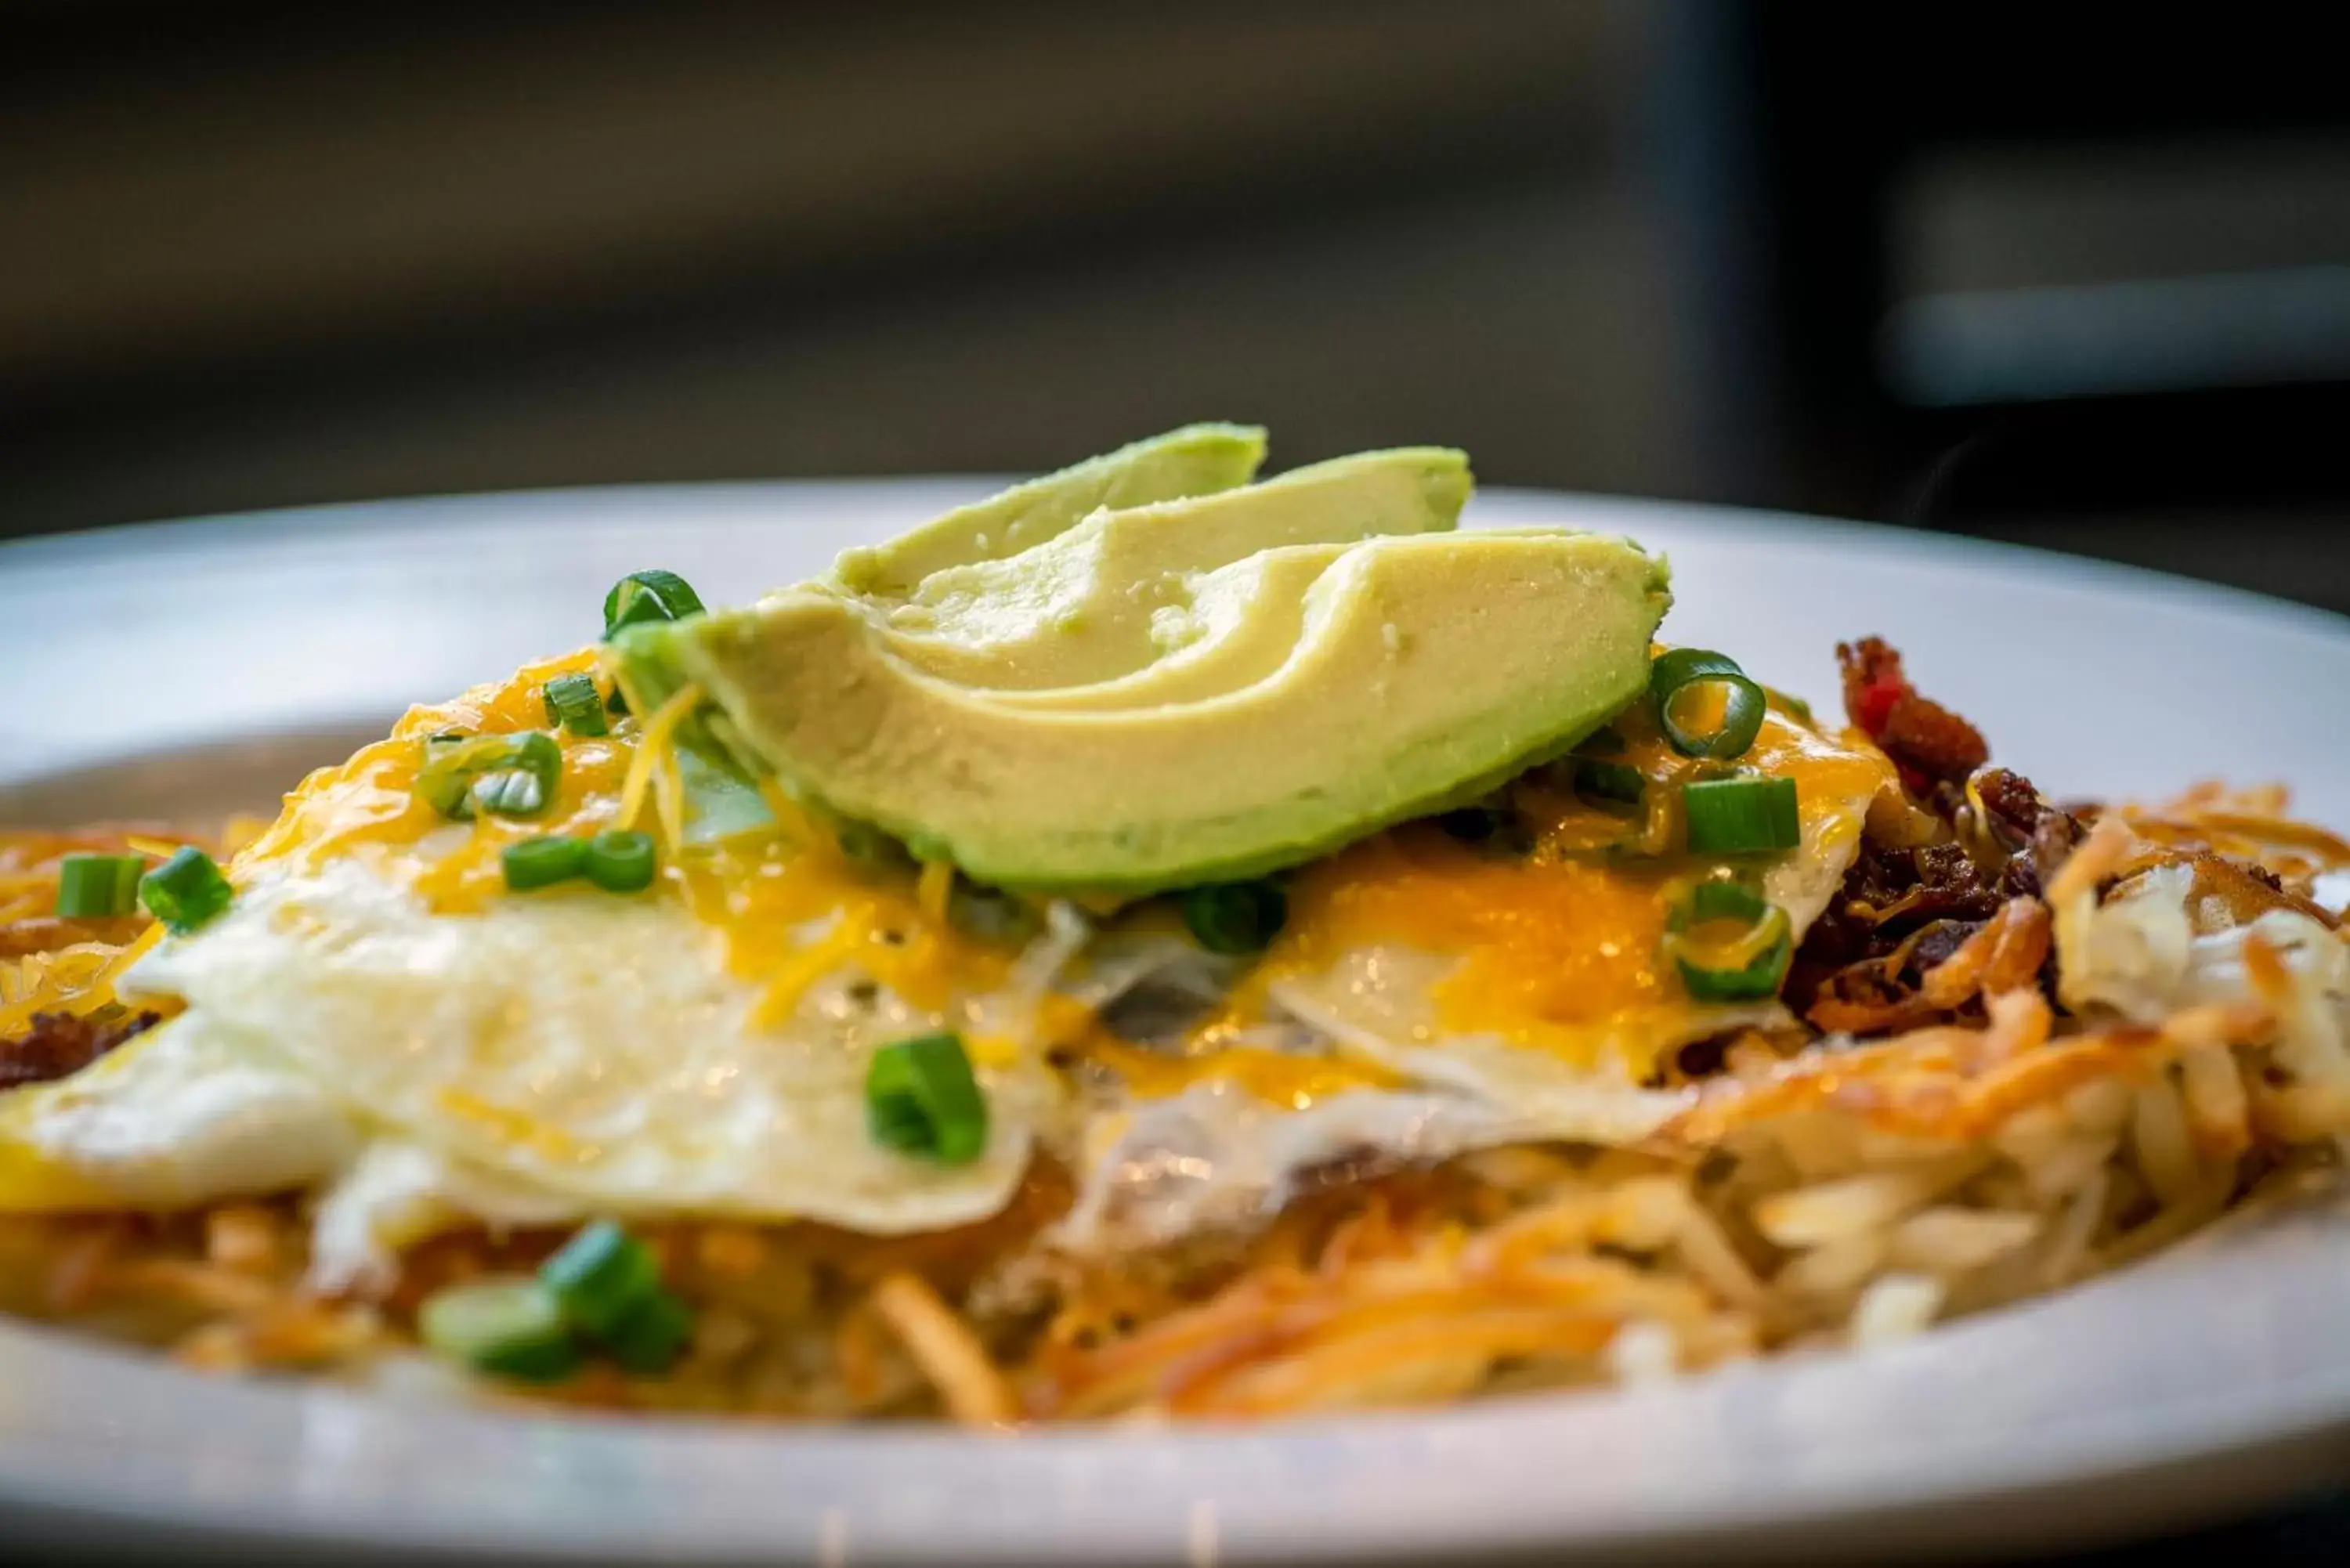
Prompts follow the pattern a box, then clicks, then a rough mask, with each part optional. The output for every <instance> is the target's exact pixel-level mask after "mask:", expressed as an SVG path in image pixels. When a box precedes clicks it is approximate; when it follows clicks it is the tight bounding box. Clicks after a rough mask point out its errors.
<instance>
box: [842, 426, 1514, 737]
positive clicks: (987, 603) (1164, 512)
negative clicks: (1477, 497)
mask: <svg viewBox="0 0 2350 1568" xmlns="http://www.w3.org/2000/svg"><path fill="white" fill-rule="evenodd" d="M1472 488H1474V482H1473V481H1472V480H1471V478H1470V474H1469V459H1468V457H1467V456H1466V455H1465V454H1463V453H1461V452H1454V451H1451V450H1450V449H1449V448H1444V447H1409V448H1404V449H1400V450H1398V451H1394V452H1361V453H1357V455H1355V456H1353V457H1342V458H1337V459H1335V460H1333V461H1332V462H1317V463H1315V464H1314V465H1312V466H1311V467H1308V468H1301V469H1296V470H1294V471H1292V472H1288V473H1284V474H1283V475H1281V476H1280V477H1279V478H1277V479H1272V480H1268V481H1266V482H1265V483H1262V484H1250V485H1244V486H1243V487H1242V488H1240V489H1237V490H1226V491H1222V492H1220V493H1216V494H1213V495H1195V496H1189V497H1186V498H1184V499H1182V500H1180V501H1162V502H1159V503H1158V504H1155V505H1149V506H1136V507H1130V508H1127V509H1123V510H1119V511H1102V512H1097V513H1095V514H1093V515H1092V516H1090V517H1088V518H1087V519H1086V520H1085V521H1084V522H1083V523H1080V524H1077V525H1076V527H1074V528H1072V529H1070V530H1069V531H1068V532H1067V533H1066V534H1063V535H1060V536H1059V537H1057V538H1055V539H1051V540H1048V541H1046V542H1045V543H1044V544H1042V545H1036V546H1035V547H1034V548H1033V549H1029V550H1025V551H1023V552H1022V553H1021V554H1019V555H1017V556H1012V557H1010V558H1009V559H1006V560H1001V561H987V562H982V563H978V564H974V565H972V566H952V567H949V568H947V569H945V570H943V571H939V572H933V573H932V574H931V575H930V576H927V577H925V578H923V579H922V581H921V584H920V587H917V588H916V589H915V590H914V594H913V597H912V598H911V599H910V600H908V601H907V602H905V603H903V604H900V605H898V606H896V607H893V608H891V609H889V611H887V612H886V613H887V625H888V628H889V646H890V648H891V649H893V650H894V651H896V652H897V653H898V655H899V657H901V658H903V659H905V660H906V661H907V662H908V663H910V664H912V665H914V666H916V667H917V668H919V669H922V670H929V671H930V672H931V674H933V675H938V676H942V677H944V678H945V679H947V680H955V681H959V682H961V683H962V684H964V685H967V686H974V687H985V688H989V689H992V690H1005V691H1050V690H1054V689H1056V688H1063V687H1076V686H1086V685H1091V684H1094V683H1097V682H1100V681H1107V680H1118V679H1119V678H1120V677H1122V676H1127V675H1131V674H1133V673H1135V672H1136V671H1138V670H1143V669H1145V668H1147V667H1148V666H1149V665H1150V664H1151V663H1152V662H1153V661H1154V660H1155V659H1158V657H1159V655H1160V654H1161V653H1163V652H1164V651H1166V647H1167V645H1166V643H1165V642H1164V641H1163V640H1162V639H1161V636H1160V635H1159V634H1160V633H1161V632H1162V631H1168V630H1171V629H1173V626H1172V622H1171V621H1170V617H1174V618H1180V615H1181V614H1182V613H1183V612H1184V611H1186V610H1188V609H1189V608H1190V607H1191V602H1192V596H1193V592H1194V589H1195V587H1196V586H1197V585H1198V583H1199V581H1200V579H1201V577H1202V576H1204V575H1205V574H1208V573H1211V572H1213V571H1214V570H1215V569H1216V568H1218V567H1220V566H1230V565H1232V563H1233V562H1235V561H1242V560H1246V559H1248V558H1250V557H1251V556H1256V555H1257V554H1259V553H1260V552H1262V551H1265V550H1270V549H1275V548H1279V547H1280V546H1283V545H1325V544H1349V543H1352V542H1354V541H1356V540H1358V539H1365V538H1368V537H1371V536H1373V535H1385V534H1435V533H1443V532H1445V531H1447V530H1449V529H1451V527H1452V526H1453V524H1455V523H1456V522H1457V521H1458V520H1459V518H1460V515H1461V507H1462V506H1463V505H1464V504H1466V503H1467V502H1468V499H1469V493H1470V492H1471V489H1472Z"/></svg>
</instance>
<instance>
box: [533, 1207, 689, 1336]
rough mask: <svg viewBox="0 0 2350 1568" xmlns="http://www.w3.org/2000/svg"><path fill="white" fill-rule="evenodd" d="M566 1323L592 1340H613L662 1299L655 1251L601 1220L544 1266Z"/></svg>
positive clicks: (541, 1275)
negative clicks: (655, 1299) (643, 1308)
mask: <svg viewBox="0 0 2350 1568" xmlns="http://www.w3.org/2000/svg"><path fill="white" fill-rule="evenodd" d="M538 1282H539V1283H540V1284H542V1285H544V1286H545V1287H546V1293H547V1294H548V1295H550V1296H552V1297H553V1298H554V1299H555V1304H556V1306H557V1307H558V1308H560V1309H561V1310H562V1313H563V1316H564V1319H565V1320H566V1321H567V1322H568V1323H569V1324H572V1325H573V1326H574V1327H576V1328H577V1329H578V1330H579V1332H580V1333H582V1334H587V1335H588V1336H589V1337H590V1338H594V1339H598V1340H605V1339H609V1338H610V1337H611V1335H612V1334H613V1332H614V1331H615V1330H617V1329H618V1328H619V1326H620V1324H623V1323H624V1322H626V1321H627V1320H628V1319H629V1316H630V1315H631V1314H634V1313H635V1312H636V1311H637V1310H638V1309H639V1307H641V1306H643V1305H644V1304H645V1303H647V1302H649V1301H650V1300H651V1299H652V1298H653V1297H654V1296H657V1295H659V1294H660V1292H661V1277H660V1262H658V1261H657V1260H656V1259H655V1258H654V1257H653V1253H652V1249H651V1248H650V1247H648V1246H646V1245H645V1244H644V1243H643V1242H642V1241H638V1240H637V1239H636V1238H635V1237H634V1236H631V1235H629V1233H628V1232H627V1231H623V1230H622V1229H620V1227H619V1226H618V1225H616V1224H614V1223H613V1222H612V1221H610V1220H597V1221H596V1222H595V1223H594V1224H592V1225H589V1226H587V1227H586V1228H585V1229H583V1230H581V1231H579V1232H578V1233H577V1235H575V1236H573V1237H572V1238H571V1240H569V1241H566V1242H565V1243H564V1244H563V1246H562V1248H561V1249H560V1250H559V1251H556V1254H555V1255H554V1256H553V1257H551V1258H549V1259H547V1260H546V1262H544V1263H542V1264H540V1265H539V1268H538Z"/></svg>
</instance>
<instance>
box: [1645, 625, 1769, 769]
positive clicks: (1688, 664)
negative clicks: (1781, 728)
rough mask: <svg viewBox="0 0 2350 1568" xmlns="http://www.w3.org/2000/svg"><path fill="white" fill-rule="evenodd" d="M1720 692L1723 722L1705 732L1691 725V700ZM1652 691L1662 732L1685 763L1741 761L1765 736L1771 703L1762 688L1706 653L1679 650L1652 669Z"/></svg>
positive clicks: (1658, 659)
mask: <svg viewBox="0 0 2350 1568" xmlns="http://www.w3.org/2000/svg"><path fill="white" fill-rule="evenodd" d="M1717 687H1718V688H1720V689H1721V703H1722V707H1721V720H1720V722H1717V723H1715V724H1713V725H1712V726H1711V727H1710V728H1709V727H1706V726H1705V725H1704V724H1703V722H1701V721H1700V722H1691V720H1690V716H1689V714H1688V713H1687V711H1686V710H1687V708H1688V707H1689V701H1688V700H1689V699H1690V698H1693V697H1700V696H1702V695H1705V694H1706V693H1707V692H1708V691H1709V690H1710V689H1711V688H1717ZM1648 691H1649V693H1650V695H1652V696H1653V697H1654V698H1655V699H1656V703H1657V727H1658V728H1659V729H1660V730H1662V731H1663V732H1664V733H1665V742H1666V743H1667V744H1668V745H1669V746H1671V747H1672V749H1673V750H1675V751H1677V752H1679V753H1680V754H1681V755H1683V756H1685V757H1711V758H1714V759H1716V760H1719V761H1727V760H1729V759H1730V758H1731V757H1742V756H1744V755H1745V754H1746V753H1747V750H1748V748H1750V747H1752V745H1753V744H1754V737H1755V736H1757V735H1759V734H1761V733H1762V732H1763V715H1764V714H1765V713H1766V712H1768V711H1770V706H1771V705H1770V702H1769V701H1768V700H1767V699H1766V698H1765V697H1764V696H1763V688H1762V687H1760V686H1758V685H1756V684H1755V683H1754V682H1753V681H1752V680H1749V679H1748V678H1747V675H1746V672H1745V671H1744V670H1741V669H1739V668H1738V661H1737V660H1736V659H1731V658H1729V657H1728V656H1727V655H1724V654H1720V653H1710V652H1708V651H1707V650H1706V649H1701V648H1675V649H1667V650H1666V651H1665V652H1663V653H1660V654H1659V655H1657V657H1656V658H1655V659H1652V660H1650V661H1649V664H1648Z"/></svg>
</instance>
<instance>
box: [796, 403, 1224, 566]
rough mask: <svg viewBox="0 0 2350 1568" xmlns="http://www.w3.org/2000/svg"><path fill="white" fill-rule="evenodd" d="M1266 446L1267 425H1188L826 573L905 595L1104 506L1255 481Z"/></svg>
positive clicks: (963, 511)
mask: <svg viewBox="0 0 2350 1568" xmlns="http://www.w3.org/2000/svg"><path fill="white" fill-rule="evenodd" d="M1264 446H1265V440H1264V431H1263V428H1262V427H1261V426H1257V425H1225V424H1198V425H1185V426H1184V427H1183V428H1182V429H1181V430H1177V431H1168V432H1167V433H1166V434H1165V435H1158V436H1152V437H1151V438H1150V439H1149V440H1148V441H1136V442H1134V443H1133V444H1132V445H1130V446H1122V447H1120V448H1118V450H1117V451H1116V452H1104V453H1103V454H1102V455H1101V456H1099V457H1089V458H1087V459H1086V461H1085V462H1080V463H1076V464H1073V465H1071V466H1070V467H1067V468H1065V469H1062V470H1060V471H1059V472H1056V473H1048V474H1045V475H1044V476H1043V477H1042V478H1039V479H1032V480H1030V481H1028V482H1027V483H1024V484H1015V485H1014V486H1013V487H1012V488H1011V489H1009V490H1007V491H1004V492H1003V493H1002V494H1000V495H994V496H991V497H989V498H988V499H987V500H985V501H982V502H978V503H975V504H972V505H970V506H964V507H960V508H958V509H957V510H955V511H952V512H950V513H948V514H946V515H945V516H943V517H940V518H936V519H933V520H932V521H931V522H929V523H925V524H922V525H921V526H920V527H919V528H916V529H913V530H912V531H910V532H909V533H905V534H901V535H899V536H898V537H897V538H895V539H892V540H890V541H889V543H888V544H885V545H870V546H868V547H864V548H860V549H854V550H844V551H842V552H841V554H840V557H839V558H838V559H837V560H836V561H835V562H833V564H832V571H831V573H830V575H829V576H828V577H827V579H826V580H827V583H828V584H829V585H830V586H832V587H837V588H838V589H839V590H840V591H842V592H844V593H850V594H858V595H861V596H864V597H868V598H874V599H880V600H888V599H893V598H899V597H904V596H905V595H907V594H909V593H911V592H912V591H913V589H914V586H915V585H916V584H917V583H920V581H921V580H922V579H923V578H924V577H926V576H930V575H931V573H932V572H937V571H942V570H944V569H945V568H947V567H950V566H968V565H971V564H972V563H974V562H979V561H994V560H1001V559H1002V558H1003V557H1004V556H1015V555H1018V554H1019V553H1020V552H1021V551H1023V550H1025V549H1028V548H1030V547H1031V546H1033V545H1041V544H1043V543H1044V542H1045V540H1047V539H1050V538H1052V537H1054V536H1055V535H1058V534H1060V533H1063V532H1065V531H1066V530H1067V529H1069V528H1072V527H1074V526H1076V524H1077V523H1079V522H1080V521H1082V520H1083V519H1084V518H1085V517H1087V515H1088V514H1091V513H1093V512H1094V511H1096V510H1097V509H1098V508H1101V507H1104V506H1111V507H1123V506H1141V505H1146V504H1149V503H1151V502H1154V501H1172V500H1175V499H1177V498H1179V497H1181V496H1185V495H1208V494H1212V493H1215V492H1216V491H1219V490H1230V489H1232V487H1234V486H1235V485H1242V484H1246V483H1248V482H1249V481H1250V480H1252V479H1253V478H1255V477H1256V471H1257V469H1258V468H1259V467H1261V466H1262V465H1263V462H1264Z"/></svg>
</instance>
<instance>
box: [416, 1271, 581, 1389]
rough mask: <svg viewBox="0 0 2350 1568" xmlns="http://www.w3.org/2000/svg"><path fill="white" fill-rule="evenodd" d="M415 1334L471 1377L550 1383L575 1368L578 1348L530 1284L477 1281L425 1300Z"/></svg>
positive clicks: (543, 1293) (550, 1300) (551, 1302)
mask: <svg viewBox="0 0 2350 1568" xmlns="http://www.w3.org/2000/svg"><path fill="white" fill-rule="evenodd" d="M416 1328H417V1333H418V1334H419V1335H420V1336H421V1338H422V1339H423V1341H424V1343H425V1344H426V1345H431V1346H432V1348H433V1349H434V1350H437V1351H439V1352H440V1353H441V1354H442V1355H446V1356H449V1357H451V1358H452V1359H453V1360H457V1361H462V1362H463V1363H465V1365H467V1366H471V1367H473V1368H474V1369H475V1370H477V1371H481V1372H487V1373H490V1374H492V1375H494V1376H499V1377H512V1378H515V1379H518V1380H520V1381H522V1382H525V1383H556V1382H560V1381H561V1380H562V1379H564V1378H566V1377H568V1376H571V1374H572V1373H573V1372H574V1371H576V1370H577V1368H578V1366H579V1346H578V1344H577V1341H575V1340H574V1339H573V1338H572V1337H571V1331H570V1328H569V1326H568V1325H567V1324H566V1323H565V1322H564V1319H563V1311H562V1309H561V1308H560V1307H559V1306H557V1305H556V1300H555V1296H554V1293H552V1292H550V1291H548V1290H547V1289H546V1287H545V1286H544V1285H542V1284H540V1283H539V1282H537V1281H536V1280H478V1281H474V1282H470V1283H467V1284H462V1285H452V1286H451V1287H450V1288H448V1289H447V1290H444V1291H441V1292H438V1293H435V1294H434V1295H432V1297H431V1298H429V1299H428V1300H427V1301H426V1302H425V1303H424V1306H423V1309H422V1310H421V1312H419V1313H418V1314H416Z"/></svg>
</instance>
